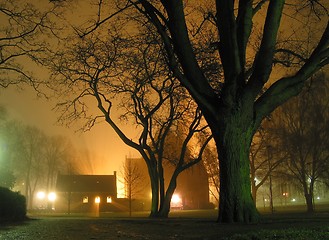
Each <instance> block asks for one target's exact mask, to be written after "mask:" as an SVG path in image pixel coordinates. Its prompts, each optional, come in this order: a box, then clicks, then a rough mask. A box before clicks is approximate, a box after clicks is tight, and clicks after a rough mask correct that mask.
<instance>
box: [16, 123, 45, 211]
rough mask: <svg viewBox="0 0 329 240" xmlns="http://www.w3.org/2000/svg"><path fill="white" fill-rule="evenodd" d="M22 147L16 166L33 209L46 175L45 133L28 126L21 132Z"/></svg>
mask: <svg viewBox="0 0 329 240" xmlns="http://www.w3.org/2000/svg"><path fill="white" fill-rule="evenodd" d="M21 134H22V135H21V141H22V142H21V145H20V147H21V149H20V150H19V158H17V162H16V164H15V165H16V166H20V167H19V168H18V169H17V170H18V171H19V172H20V176H22V177H23V178H24V186H25V193H24V195H25V197H26V202H27V206H28V209H32V206H33V200H34V195H35V191H36V190H37V186H38V184H39V183H40V181H42V180H43V179H42V177H43V176H44V170H45V168H44V164H43V160H44V157H45V154H44V144H45V134H44V133H43V132H42V131H41V130H40V129H38V128H36V127H30V126H26V127H24V129H23V131H22V132H21Z"/></svg>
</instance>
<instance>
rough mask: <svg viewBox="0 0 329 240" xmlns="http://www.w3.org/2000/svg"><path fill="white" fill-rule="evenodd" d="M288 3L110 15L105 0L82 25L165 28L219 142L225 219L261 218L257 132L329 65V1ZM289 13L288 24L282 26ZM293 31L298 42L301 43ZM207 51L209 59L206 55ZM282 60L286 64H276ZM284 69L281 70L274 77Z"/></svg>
mask: <svg viewBox="0 0 329 240" xmlns="http://www.w3.org/2000/svg"><path fill="white" fill-rule="evenodd" d="M287 3H289V4H286V1H285V0H269V1H266V0H258V1H256V0H255V1H239V3H235V2H234V1H226V0H216V1H206V2H203V1H200V2H195V1H188V2H187V1H182V0H177V1H156V2H154V1H147V0H138V1H129V0H128V1H119V2H115V3H114V4H113V8H111V11H110V12H109V13H108V12H106V11H105V10H104V8H103V4H105V3H103V1H99V2H98V4H97V9H98V10H97V14H96V16H97V17H96V18H95V19H94V20H93V21H92V24H91V25H89V26H88V27H87V28H86V29H84V31H83V30H82V31H79V30H77V31H78V32H79V34H80V37H82V38H83V37H86V36H87V35H88V34H92V33H95V31H98V30H99V31H98V32H97V34H99V33H100V32H101V31H102V30H103V29H104V28H105V29H106V24H108V23H109V24H110V26H111V27H108V28H107V29H111V28H112V27H114V26H118V25H117V23H118V19H119V21H121V23H122V22H124V21H125V19H129V23H130V24H131V25H129V24H128V25H127V26H133V28H134V31H132V34H127V35H126V37H127V38H126V39H129V38H130V37H134V36H135V34H136V33H138V31H139V30H140V29H141V30H142V32H146V31H148V32H152V33H154V30H156V31H157V38H156V41H157V42H160V43H161V44H162V46H163V49H164V51H159V53H160V54H161V55H162V56H163V57H165V59H166V63H167V66H168V68H169V69H170V71H171V72H172V74H173V75H174V76H175V77H176V78H177V79H178V80H179V81H180V83H181V84H182V85H183V86H184V87H185V88H186V89H187V90H188V92H189V93H190V95H191V96H192V97H193V98H194V100H195V101H196V103H197V104H198V106H199V108H200V110H201V111H202V113H203V115H204V117H205V119H206V121H207V122H208V124H209V127H210V128H211V131H212V134H213V137H214V140H215V142H216V146H217V151H218V156H219V159H220V180H221V184H220V187H221V189H220V191H221V194H220V197H221V199H220V207H219V216H218V221H219V222H251V221H257V219H258V213H257V210H256V208H255V204H254V202H253V200H252V197H251V194H250V188H251V186H250V181H249V179H250V169H249V150H250V144H251V141H252V138H253V135H254V134H255V132H256V131H257V129H258V127H259V126H260V124H261V122H262V120H263V119H264V118H265V117H266V116H267V115H269V114H270V113H271V112H272V111H273V110H274V109H275V108H277V107H278V106H280V105H281V104H283V103H284V102H285V101H287V100H288V99H289V98H291V97H292V96H295V95H297V94H299V93H300V92H301V90H302V88H303V86H304V85H305V81H306V80H307V79H308V78H309V77H311V76H312V74H314V73H315V72H317V71H318V70H319V69H320V68H321V67H323V66H325V65H326V64H328V55H329V53H328V52H329V51H328V44H329V37H328V36H329V25H328V14H327V10H326V9H325V7H327V6H326V5H327V4H326V3H324V2H322V3H320V2H319V1H316V2H315V1H305V2H303V4H300V1H296V0H289V1H288V0H287ZM115 7H117V8H119V9H118V10H117V11H116V10H115ZM104 15H105V16H104ZM305 15H306V16H307V17H305ZM263 16H265V17H263ZM282 18H284V21H286V24H285V25H283V24H282V25H281V24H280V23H281V19H282ZM133 21H135V22H133ZM132 22H133V23H132ZM89 23H90V22H89ZM280 25H281V29H280ZM136 26H137V27H136ZM139 27H140V28H139ZM118 29H119V28H118ZM305 29H311V30H312V37H313V38H312V40H314V42H308V43H307V44H308V45H309V46H311V48H312V49H313V50H312V51H311V52H303V50H304V49H303V48H302V47H301V44H300V43H301V42H302V41H303V40H305V39H307V40H308V39H309V38H308V36H307V34H304V33H305ZM80 30H81V29H80ZM125 30H126V29H125ZM283 30H284V32H283ZM279 33H280V38H278V36H279ZM291 36H294V37H296V39H297V40H298V41H295V44H292V43H294V41H292V40H290V39H294V37H291ZM151 39H154V37H152V38H151ZM278 39H279V40H278ZM258 40H259V42H258ZM105 41H106V40H105ZM304 42H305V41H304ZM286 43H289V44H286ZM305 44H306V43H305ZM198 46H202V49H200V48H198ZM309 49H310V48H309ZM216 53H218V55H219V57H218V56H217V55H216ZM205 54H208V56H209V58H204V57H203V56H204V55H205ZM154 56H158V55H154ZM130 59H131V58H128V59H127V60H128V61H129V60H130ZM141 59H143V58H141ZM207 59H211V61H207ZM274 64H277V66H278V68H273V66H274ZM103 66H104V65H103ZM104 67H106V66H104ZM277 69H280V72H279V71H273V72H274V74H272V70H277ZM288 69H289V75H288V74H287V75H286V74H285V73H286V72H287V71H286V70H288ZM280 73H284V74H280ZM270 80H271V81H270ZM265 85H266V86H267V88H266V89H265V88H264V87H265Z"/></svg>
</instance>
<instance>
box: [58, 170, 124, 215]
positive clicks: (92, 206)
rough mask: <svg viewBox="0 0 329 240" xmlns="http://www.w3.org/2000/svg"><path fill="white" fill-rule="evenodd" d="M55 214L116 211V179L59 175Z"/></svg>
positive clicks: (113, 176)
mask: <svg viewBox="0 0 329 240" xmlns="http://www.w3.org/2000/svg"><path fill="white" fill-rule="evenodd" d="M56 194H57V198H56V202H55V210H56V211H57V212H67V213H71V212H85V213H88V212H89V213H93V212H96V213H99V212H111V211H118V207H117V206H116V204H115V203H116V201H117V177H116V172H114V174H113V175H61V174H59V175H58V176H57V183H56Z"/></svg>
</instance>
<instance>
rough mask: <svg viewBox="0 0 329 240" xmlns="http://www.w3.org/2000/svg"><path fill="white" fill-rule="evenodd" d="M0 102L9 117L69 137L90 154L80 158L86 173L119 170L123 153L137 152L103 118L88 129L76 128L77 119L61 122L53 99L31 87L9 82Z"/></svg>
mask: <svg viewBox="0 0 329 240" xmlns="http://www.w3.org/2000/svg"><path fill="white" fill-rule="evenodd" d="M0 105H2V106H4V107H5V108H6V110H7V112H8V119H11V120H17V121H19V122H22V123H24V125H30V126H35V127H37V128H39V129H40V130H42V131H44V132H45V133H46V134H47V135H50V136H52V135H63V136H66V137H68V138H69V139H70V140H71V141H72V143H73V145H74V146H75V147H76V148H77V150H78V151H82V152H86V154H88V155H89V157H87V158H86V159H83V161H87V160H89V161H90V162H81V164H82V165H83V169H84V172H83V173H85V174H113V171H119V170H120V168H121V166H122V161H123V160H124V159H125V157H126V156H139V155H138V153H136V151H134V150H133V149H131V148H129V147H128V146H126V145H125V144H124V143H123V142H122V141H121V140H120V139H119V137H117V136H116V134H115V133H114V131H113V130H112V129H111V128H110V126H108V125H107V124H106V123H105V122H104V123H100V124H98V125H96V126H94V127H93V128H92V129H91V130H90V131H88V132H81V131H78V130H79V128H80V127H81V125H82V124H83V122H77V123H76V124H74V125H72V126H70V127H67V126H63V125H60V124H59V123H58V122H57V118H58V116H59V113H56V112H55V111H54V110H52V109H53V108H54V106H55V101H54V100H53V101H50V100H47V99H44V98H41V97H38V96H37V94H36V92H35V91H34V90H33V89H32V88H30V87H25V88H24V89H17V88H16V87H15V86H11V87H9V88H6V89H1V90H0ZM122 125H123V126H124V128H125V130H126V131H130V132H132V131H133V128H132V126H130V127H129V126H127V125H125V124H122ZM132 134H133V132H132ZM90 165H91V168H90V167H89V166H90Z"/></svg>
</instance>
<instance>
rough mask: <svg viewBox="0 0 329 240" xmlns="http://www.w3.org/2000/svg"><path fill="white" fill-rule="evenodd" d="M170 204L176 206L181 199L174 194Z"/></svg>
mask: <svg viewBox="0 0 329 240" xmlns="http://www.w3.org/2000/svg"><path fill="white" fill-rule="evenodd" d="M171 202H172V203H173V204H178V203H181V202H182V199H181V198H180V197H179V195H178V194H174V195H172V198H171Z"/></svg>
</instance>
